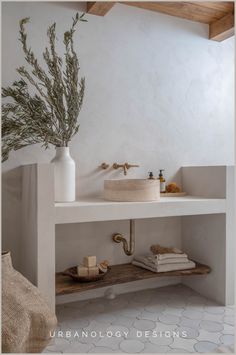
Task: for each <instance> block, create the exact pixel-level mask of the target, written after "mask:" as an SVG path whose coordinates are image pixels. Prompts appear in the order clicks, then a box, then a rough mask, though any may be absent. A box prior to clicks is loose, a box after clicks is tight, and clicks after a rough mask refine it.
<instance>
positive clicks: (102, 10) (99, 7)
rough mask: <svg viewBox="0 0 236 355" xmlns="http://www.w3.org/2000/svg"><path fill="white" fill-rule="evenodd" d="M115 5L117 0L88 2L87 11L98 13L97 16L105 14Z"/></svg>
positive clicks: (93, 13)
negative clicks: (114, 0)
mask: <svg viewBox="0 0 236 355" xmlns="http://www.w3.org/2000/svg"><path fill="white" fill-rule="evenodd" d="M114 5H115V2H108V1H107V2H102V1H96V2H91V1H88V2H87V13H88V14H92V15H97V16H105V15H106V14H107V13H108V11H110V10H111V8H112V7H113V6H114Z"/></svg>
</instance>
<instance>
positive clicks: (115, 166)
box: [113, 163, 139, 175]
mask: <svg viewBox="0 0 236 355" xmlns="http://www.w3.org/2000/svg"><path fill="white" fill-rule="evenodd" d="M138 167H139V165H137V164H129V163H124V164H118V163H114V164H113V169H119V168H122V169H123V170H124V175H127V170H129V169H130V168H138Z"/></svg>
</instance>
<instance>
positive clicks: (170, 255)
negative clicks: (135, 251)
mask: <svg viewBox="0 0 236 355" xmlns="http://www.w3.org/2000/svg"><path fill="white" fill-rule="evenodd" d="M153 256H154V257H155V258H156V259H157V260H164V259H172V258H187V257H188V255H187V254H185V253H182V254H176V253H166V254H156V255H153Z"/></svg>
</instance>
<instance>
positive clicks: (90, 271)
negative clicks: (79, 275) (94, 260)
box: [88, 266, 99, 276]
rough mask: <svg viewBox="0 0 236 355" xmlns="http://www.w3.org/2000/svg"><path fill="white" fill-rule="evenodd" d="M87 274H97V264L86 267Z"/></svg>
mask: <svg viewBox="0 0 236 355" xmlns="http://www.w3.org/2000/svg"><path fill="white" fill-rule="evenodd" d="M88 273H89V276H97V275H98V274H99V269H98V266H92V267H89V268H88Z"/></svg>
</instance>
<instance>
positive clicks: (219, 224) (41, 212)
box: [21, 164, 235, 308]
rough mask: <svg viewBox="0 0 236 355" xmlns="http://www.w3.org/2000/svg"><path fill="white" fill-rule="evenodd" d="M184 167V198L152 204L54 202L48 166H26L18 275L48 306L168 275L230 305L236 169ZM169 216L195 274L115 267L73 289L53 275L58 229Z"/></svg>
mask: <svg viewBox="0 0 236 355" xmlns="http://www.w3.org/2000/svg"><path fill="white" fill-rule="evenodd" d="M181 170H182V172H181V173H182V188H183V190H184V191H186V192H187V195H186V196H181V197H161V199H160V201H154V202H111V201H105V200H103V199H102V198H90V199H84V200H80V201H76V202H70V203H54V196H53V191H54V179H53V166H52V165H50V164H33V165H26V166H23V167H22V241H21V247H22V249H21V253H22V255H21V264H22V270H21V271H22V272H23V274H24V275H25V276H26V277H27V278H28V279H29V280H30V281H32V282H33V283H34V284H35V285H37V286H38V287H39V289H40V290H41V292H42V293H43V294H44V295H45V296H46V297H47V299H48V301H49V302H50V304H51V306H52V307H53V308H54V307H55V300H56V294H57V295H58V297H61V295H65V294H70V293H76V292H83V291H86V290H88V289H93V288H101V287H106V286H110V285H113V284H116V283H127V282H132V281H136V280H140V279H145V278H155V277H160V276H161V277H165V276H172V275H173V276H179V277H181V282H182V283H184V284H186V285H189V286H190V287H191V288H193V289H195V290H196V291H197V292H199V293H201V294H203V295H205V296H207V297H209V298H212V299H214V300H216V301H218V302H220V303H221V304H225V305H226V304H232V303H233V300H234V295H233V290H234V285H233V280H234V276H233V270H234V249H235V225H234V224H235V223H234V213H235V211H234V197H233V194H234V167H228V166H206V167H182V169H181ZM172 216H178V218H181V231H182V249H183V250H184V251H185V252H186V253H188V254H189V255H191V258H192V259H194V260H196V261H197V262H198V264H197V267H196V269H194V270H192V271H191V270H185V271H178V272H177V271H174V272H171V273H170V272H169V273H167V274H168V275H165V274H164V273H162V275H160V274H155V273H152V272H149V271H147V270H143V269H140V270H139V268H137V267H134V266H132V265H130V264H127V265H125V266H122V265H115V266H114V267H113V268H112V270H111V272H110V275H107V278H106V277H105V278H104V280H101V282H100V281H99V282H97V283H96V284H93V283H90V284H83V285H82V284H73V283H72V282H71V281H70V280H68V278H67V279H65V276H62V275H61V274H60V273H59V274H57V276H56V278H55V274H56V269H55V243H56V232H55V227H56V225H59V224H70V223H84V222H97V221H116V220H130V219H133V220H138V219H145V218H160V217H172ZM65 238H66V236H65ZM122 267H123V269H122ZM124 270H126V272H125V273H124ZM137 270H139V271H137ZM124 274H125V275H124ZM120 275H124V276H123V277H120ZM55 280H56V282H55Z"/></svg>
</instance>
